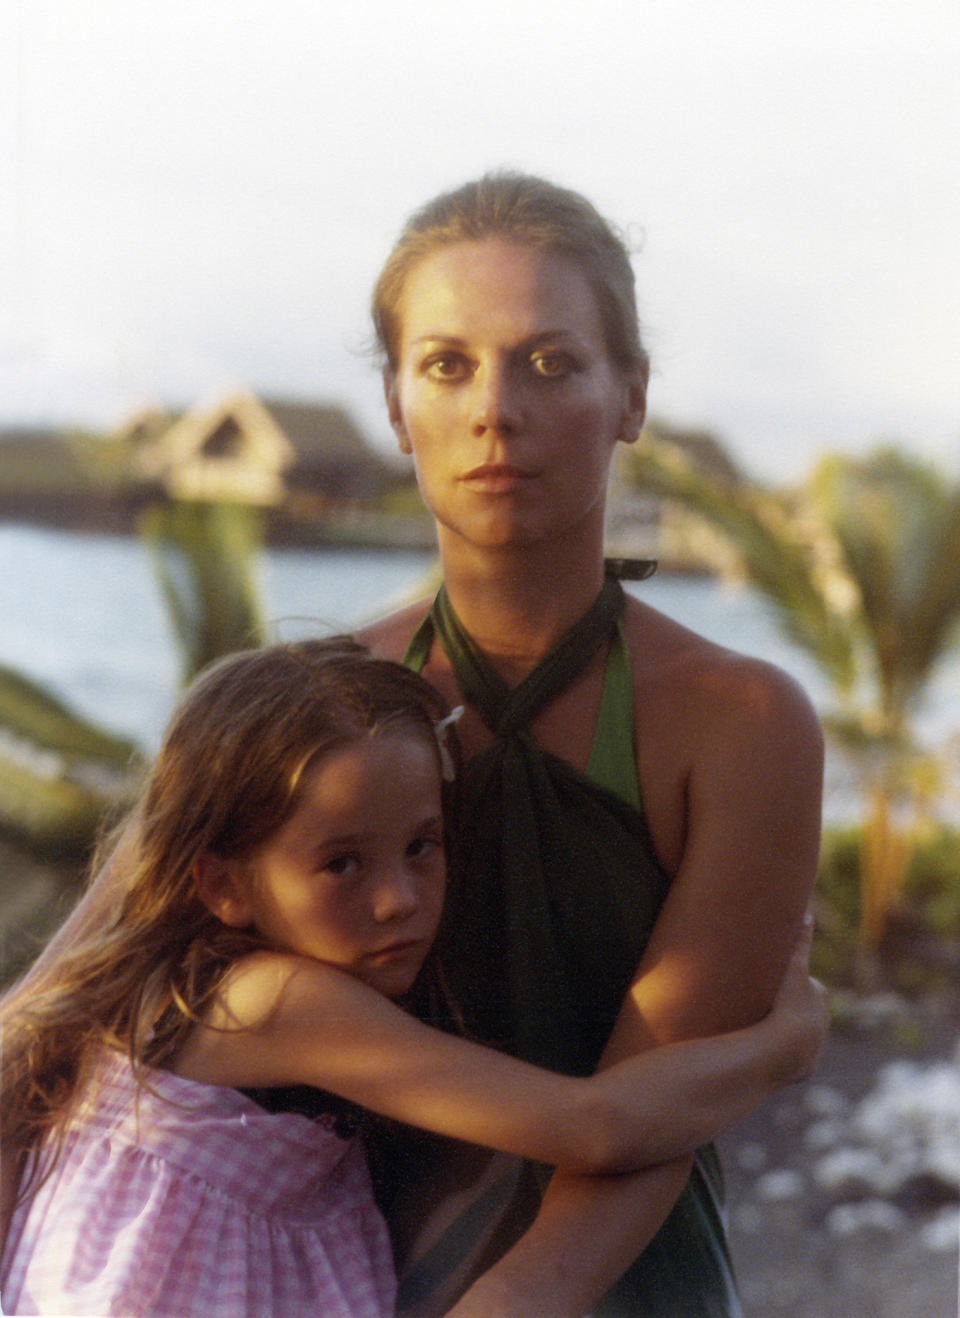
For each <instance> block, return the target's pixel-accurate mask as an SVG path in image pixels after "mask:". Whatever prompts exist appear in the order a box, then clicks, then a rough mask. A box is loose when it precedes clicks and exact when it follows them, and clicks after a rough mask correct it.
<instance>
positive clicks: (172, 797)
mask: <svg viewBox="0 0 960 1318" xmlns="http://www.w3.org/2000/svg"><path fill="white" fill-rule="evenodd" d="M445 713H446V708H445V705H444V702H443V700H442V698H441V697H440V696H439V695H438V694H437V692H436V691H434V689H433V688H432V687H431V686H429V685H428V684H427V683H426V682H425V681H424V680H423V679H422V678H420V677H418V676H417V675H416V674H414V673H412V672H410V671H409V670H408V669H406V668H404V667H402V666H401V665H400V664H396V663H392V662H390V661H388V660H381V659H374V658H371V657H370V656H369V655H368V654H367V652H366V651H365V650H364V649H363V648H362V647H361V646H359V645H357V644H356V643H355V642H353V641H351V640H350V639H349V638H344V637H337V638H333V639H331V640H323V641H319V640H318V641H302V642H299V643H295V644H288V645H278V646H272V647H269V648H266V649H262V650H254V651H249V652H244V653H241V654H237V655H233V656H230V657H229V658H226V659H223V660H221V661H219V662H218V663H216V664H214V665H213V666H212V667H211V668H210V669H209V670H208V671H207V672H206V673H205V674H203V675H202V676H201V677H200V678H199V679H198V680H197V681H196V682H195V683H194V685H193V686H192V687H191V688H190V689H189V691H188V692H187V694H186V695H185V697H184V699H183V701H182V702H181V704H180V706H179V708H178V710H177V712H176V714H175V716H174V718H173V720H172V722H171V724H170V726H169V728H168V730H167V733H166V736H165V738H164V741H163V744H162V746H161V749H160V751H159V754H158V755H157V757H156V760H155V761H154V764H153V767H152V769H151V771H150V773H149V775H148V777H147V779H146V781H145V783H144V785H143V788H142V791H141V793H140V797H139V801H138V803H137V805H136V806H135V807H134V809H133V810H132V811H131V814H130V815H129V817H128V819H127V820H126V821H125V823H123V824H122V825H120V827H119V828H118V829H116V830H115V831H114V833H113V834H112V836H111V838H110V839H107V840H106V841H105V843H104V844H103V846H102V847H101V849H100V852H99V854H98V857H97V858H96V859H95V861H94V864H93V867H92V872H93V873H97V872H98V871H99V870H100V869H101V868H102V867H103V866H104V865H105V866H106V867H107V868H108V869H109V871H110V872H109V876H108V877H107V878H106V882H107V884H108V888H109V892H110V897H111V906H110V910H109V911H108V912H107V914H106V916H105V918H104V919H103V920H101V921H100V923H99V924H98V926H97V927H96V928H94V929H92V930H90V931H89V932H87V933H84V934H81V935H80V936H79V941H74V942H73V943H71V944H68V945H67V946H65V947H64V948H62V949H61V950H59V951H58V952H56V953H54V954H52V955H51V957H50V959H49V962H48V963H47V964H45V965H44V966H43V968H42V970H41V971H39V972H37V973H36V974H35V975H28V977H27V979H26V981H25V984H24V986H23V988H21V989H17V988H14V989H13V990H11V992H10V993H9V994H7V996H6V998H5V1000H4V1002H3V1003H2V1004H0V1040H2V1050H3V1051H2V1062H3V1065H2V1075H0V1131H2V1138H3V1144H4V1147H5V1150H6V1152H7V1155H8V1156H11V1154H13V1153H14V1151H16V1156H20V1157H22V1156H23V1154H24V1153H25V1152H26V1151H28V1150H29V1149H31V1148H36V1147H37V1145H38V1144H39V1142H40V1140H41V1139H43V1138H44V1137H45V1136H47V1135H50V1134H52V1135H54V1136H58V1135H59V1136H61V1137H62V1133H63V1129H64V1125H65V1123H66V1121H67V1119H68V1117H69V1114H70V1110H71V1105H72V1102H73V1099H74V1097H75V1096H76V1094H77V1092H78V1089H79V1086H80V1083H81V1081H82V1080H83V1078H84V1075H85V1071H86V1069H87V1065H88V1063H89V1062H91V1061H92V1060H93V1058H94V1056H95V1055H96V1054H97V1053H98V1052H99V1051H100V1050H101V1049H102V1048H103V1047H104V1046H109V1047H114V1048H119V1049H123V1050H124V1051H125V1052H126V1053H127V1054H128V1056H129V1057H130V1059H131V1061H132V1062H133V1064H134V1067H135V1069H136V1068H137V1067H138V1066H139V1065H140V1064H145V1065H153V1066H157V1065H163V1063H164V1062H165V1061H166V1060H168V1059H169V1058H171V1057H172V1056H173V1055H174V1054H175V1053H176V1051H177V1049H178V1047H179V1046H180V1045H181V1043H182V1042H183V1040H184V1038H185V1036H186V1034H187V1033H188V1032H189V1030H190V1028H191V1027H192V1025H193V1023H194V1022H195V1021H196V1018H197V1013H198V1011H199V1010H200V1008H201V1007H202V1006H203V1004H204V1002H205V1001H206V1000H207V999H208V998H209V996H210V995H211V994H212V993H213V992H214V991H215V990H216V988H217V986H218V984H219V983H220V980H221V979H222V977H223V975H224V973H225V972H226V970H227V968H228V967H229V966H230V964H231V963H232V962H233V961H234V960H235V959H236V958H237V957H238V956H239V955H242V954H243V953H245V952H247V951H250V950H252V949H253V948H256V947H260V946H263V943H262V941H261V940H260V939H259V937H258V935H257V934H256V933H255V932H254V931H253V930H249V931H248V930H235V929H229V928H227V927H226V926H224V925H222V924H221V923H220V922H219V921H218V920H217V919H216V917H215V916H214V915H212V914H211V913H210V911H209V910H208V909H207V907H206V906H205V905H204V904H203V902H202V901H201V900H200V898H199V897H198V896H197V894H196V891H195V889H194V879H193V874H194V865H195V862H196V861H197V859H198V857H199V856H200V855H201V854H203V853H204V852H210V853H213V854H215V855H218V856H223V857H230V858H240V859H242V858H244V857H245V856H247V855H249V854H250V853H251V852H253V851H254V849H255V848H257V847H258V846H260V845H261V844H262V843H264V842H265V841H266V840H267V839H268V838H269V837H270V836H271V835H272V834H273V833H274V832H275V831H276V830H277V829H278V828H280V827H281V826H282V825H283V824H284V822H285V821H286V820H287V819H288V818H289V817H290V816H291V815H292V814H293V813H294V811H295V810H296V808H297V806H298V803H299V800H300V797H301V792H302V786H303V783H304V777H305V774H306V772H307V770H308V769H309V768H310V767H311V765H312V764H313V763H315V762H316V760H317V759H318V757H321V756H323V755H325V754H327V753H328V752H330V751H331V750H334V749H336V748H337V747H340V746H343V745H346V744H350V743H352V742H355V741H357V740H358V739H363V738H366V737H370V736H376V735H379V734H381V733H386V734H389V733H391V732H392V733H393V734H402V735H410V736H415V737H420V738H422V739H423V740H424V741H425V742H426V743H427V744H428V745H430V746H431V747H433V748H434V750H435V751H436V753H437V761H438V772H440V770H441V762H440V750H439V746H438V743H437V737H436V731H435V728H436V723H437V721H438V720H439V719H441V718H443V716H444V715H445ZM103 881H104V880H101V882H103ZM57 1147H58V1146H57V1145H56V1144H54V1150H56V1148H57ZM55 1160H56V1152H54V1158H53V1161H54V1162H55ZM33 1161H34V1167H35V1166H36V1160H33ZM51 1166H52V1163H51V1160H50V1159H49V1158H47V1159H45V1172H44V1174H47V1173H48V1172H49V1170H50V1169H51ZM30 1181H31V1177H29V1176H28V1177H27V1178H26V1180H25V1182H24V1183H23V1184H21V1187H20V1197H21V1198H22V1197H24V1196H25V1195H26V1194H27V1193H29V1192H30V1190H31V1189H33V1188H35V1186H34V1185H32V1184H30Z"/></svg>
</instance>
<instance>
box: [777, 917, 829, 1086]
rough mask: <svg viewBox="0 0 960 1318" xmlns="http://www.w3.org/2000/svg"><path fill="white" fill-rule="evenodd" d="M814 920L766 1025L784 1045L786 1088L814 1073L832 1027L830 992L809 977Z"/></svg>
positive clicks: (799, 942) (795, 951)
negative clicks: (787, 1085)
mask: <svg viewBox="0 0 960 1318" xmlns="http://www.w3.org/2000/svg"><path fill="white" fill-rule="evenodd" d="M812 940H813V918H812V917H811V916H810V915H807V916H806V917H805V919H804V922H803V927H802V929H801V931H800V934H799V936H798V938H797V943H796V946H795V947H794V949H793V953H792V955H791V957H790V961H789V962H788V964H787V969H786V971H785V972H784V976H783V980H782V981H781V984H780V987H779V989H778V990H777V996H776V998H775V999H774V1003H773V1006H772V1008H771V1009H770V1014H769V1016H768V1017H767V1018H766V1021H765V1022H764V1025H765V1026H766V1027H767V1028H768V1029H770V1030H772V1031H774V1032H775V1034H776V1036H777V1038H778V1039H779V1040H780V1041H781V1043H782V1045H783V1068H784V1069H783V1076H782V1083H783V1084H792V1083H793V1082H794V1081H797V1080H806V1079H808V1077H809V1076H810V1075H811V1074H812V1072H813V1071H814V1069H815V1067H816V1064H817V1059H818V1058H819V1056H820V1053H821V1051H822V1050H823V1045H824V1043H825V1042H826V1038H827V1033H828V1030H829V1027H830V1011H829V1002H828V996H827V991H826V989H825V988H824V987H823V985H822V984H821V983H820V982H819V981H818V980H816V979H813V978H812V977H811V975H810V944H811V942H812Z"/></svg>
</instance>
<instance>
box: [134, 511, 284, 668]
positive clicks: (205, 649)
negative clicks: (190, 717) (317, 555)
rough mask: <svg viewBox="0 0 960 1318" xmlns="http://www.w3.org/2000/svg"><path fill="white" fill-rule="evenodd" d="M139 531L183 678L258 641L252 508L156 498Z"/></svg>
mask: <svg viewBox="0 0 960 1318" xmlns="http://www.w3.org/2000/svg"><path fill="white" fill-rule="evenodd" d="M141 532H142V534H143V537H144V540H145V541H146V544H147V546H148V548H149V549H150V551H151V555H152V557H153V562H154V567H155V569H156V573H157V577H158V580H159V582H160V588H161V590H162V592H163V596H164V599H165V601H166V604H167V610H168V613H169V616H170V620H171V624H172V626H173V630H174V635H175V637H176V640H177V643H178V645H179V648H180V653H181V660H182V663H181V667H182V674H183V680H184V681H185V682H186V681H189V680H190V678H192V677H193V676H195V674H196V673H198V672H199V671H200V669H201V668H204V667H205V666H206V665H207V664H208V663H210V662H211V661H212V660H214V659H216V658H218V657H219V656H220V655H222V654H229V653H230V652H231V651H234V650H244V649H248V648H250V647H253V646H257V645H262V644H263V642H264V639H265V626H264V621H263V612H262V608H261V603H260V592H259V588H258V583H257V568H258V557H259V549H260V545H261V533H260V526H259V521H258V510H257V509H255V508H251V507H248V506H245V505H239V504H232V503H220V502H212V501H211V502H201V501H186V500H174V501H171V502H164V503H156V504H154V505H152V506H151V507H150V508H149V509H148V510H147V511H146V513H145V514H144V516H143V520H142V522H141Z"/></svg>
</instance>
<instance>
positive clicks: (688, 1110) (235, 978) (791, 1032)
mask: <svg viewBox="0 0 960 1318" xmlns="http://www.w3.org/2000/svg"><path fill="white" fill-rule="evenodd" d="M822 1020H823V1008H822V1001H821V992H820V990H819V988H818V987H817V986H816V985H813V984H812V983H811V981H810V980H809V978H808V976H807V972H806V948H805V947H801V948H799V949H798V952H797V954H796V955H795V956H794V958H793V961H792V963H791V968H790V972H789V973H788V975H787V976H786V978H785V981H784V986H783V989H782V991H781V992H780V994H779V995H778V997H777V1000H776V1003H775V1006H774V1010H773V1011H772V1012H771V1013H770V1014H769V1016H767V1017H766V1018H764V1019H763V1020H762V1021H760V1022H759V1023H758V1024H756V1025H753V1026H750V1027H748V1028H746V1029H741V1030H736V1031H732V1032H729V1033H726V1034H724V1035H722V1036H720V1037H713V1038H709V1039H698V1040H692V1041H689V1042H686V1043H678V1044H671V1045H668V1046H666V1047H664V1048H658V1049H655V1050H653V1051H651V1052H648V1053H646V1054H643V1055H640V1056H634V1057H627V1058H625V1059H623V1060H622V1061H621V1062H619V1063H617V1064H615V1065H613V1066H611V1067H610V1068H608V1069H606V1070H604V1071H603V1072H601V1073H599V1074H597V1075H596V1076H592V1077H586V1078H578V1077H573V1076H562V1075H557V1074H554V1073H553V1072H550V1071H544V1070H541V1069H539V1068H537V1067H533V1066H530V1065H528V1064H527V1063H525V1062H520V1061H517V1060H516V1059H514V1058H512V1057H509V1056H507V1055H505V1054H503V1053H498V1052H495V1051H493V1050H492V1049H489V1048H485V1047H482V1046H480V1045H477V1044H474V1043H471V1042H469V1041H467V1040H465V1039H462V1038H459V1037H457V1036H454V1035H448V1034H444V1033H442V1032H441V1031H439V1030H435V1029H433V1028H431V1027H429V1026H426V1025H423V1024H422V1023H421V1022H419V1021H417V1020H416V1019H415V1018H413V1017H412V1016H410V1015H408V1014H407V1013H406V1012H404V1011H403V1010H402V1009H401V1008H399V1007H397V1006H396V1005H395V1004H393V1003H392V1002H390V1001H389V999H387V998H385V997H383V996H382V995H381V994H379V993H377V992H376V991H375V990H373V989H371V988H369V987H368V986H366V985H365V984H363V983H361V982H360V981H358V980H356V979H354V978H352V977H351V976H349V975H345V974H344V973H342V972H340V971H338V970H335V969H332V968H331V967H329V966H325V965H323V964H321V963H319V962H315V961H310V960H307V959H303V958H299V957H295V956H292V955H286V954H281V953H277V954H275V953H270V952H266V953H255V954H253V955H251V956H250V957H248V958H245V960H244V961H243V962H241V963H239V964H238V965H237V966H236V967H235V968H234V969H233V970H232V971H231V972H230V973H229V974H228V977H227V980H226V981H225V984H224V986H223V989H222V991H221V993H220V994H219V997H218V999H217V1001H216V1002H215V1003H214V1005H213V1007H212V1009H211V1013H210V1014H209V1016H208V1018H207V1021H206V1022H205V1023H203V1024H201V1025H199V1026H198V1027H197V1028H196V1029H195V1030H194V1032H193V1034H192V1036H191V1038H190V1039H189V1040H188V1042H187V1043H186V1045H185V1047H184V1048H183V1049H182V1050H181V1052H180V1053H179V1055H178V1056H177V1057H176V1059H175V1060H174V1062H173V1064H172V1069H173V1070H175V1071H176V1072H177V1073H178V1074H180V1075H184V1076H187V1077H188V1078H190V1079H194V1080H198V1081H201V1082H203V1083H208V1084H222V1085H232V1086H237V1087H246V1086H251V1087H261V1086H274V1085H291V1084H309V1085H313V1086H315V1087H317V1088H321V1089H326V1090H330V1091H332V1092H334V1093H337V1094H339V1095H341V1096H342V1097H344V1098H347V1099H349V1100H351V1101H352V1102H355V1103H357V1104H360V1105H362V1106H364V1107H366V1108H369V1109H371V1110H373V1111H375V1112H379V1113H380V1114H382V1115H383V1116H386V1117H389V1118H392V1119H394V1120H398V1121H403V1122H405V1123H407V1124H409V1125H415V1126H420V1127H423V1128H425V1129H427V1130H432V1131H434V1132H436V1133H438V1134H441V1135H448V1136H452V1137H455V1138H459V1139H464V1140H467V1141H469V1142H471V1143H474V1144H482V1145H486V1146H489V1147H491V1148H497V1149H502V1150H504V1151H505V1152H507V1153H514V1154H518V1155H520V1156H523V1157H527V1158H533V1159H536V1160H537V1161H539V1162H544V1163H548V1164H550V1165H554V1166H563V1167H567V1168H569V1169H571V1170H576V1171H581V1172H622V1171H628V1170H633V1169H635V1168H637V1167H642V1166H646V1165H648V1164H652V1163H659V1162H663V1161H665V1160H667V1159H670V1158H674V1157H676V1156H677V1155H679V1154H681V1153H684V1152H687V1151H689V1150H692V1149H694V1148H696V1147H697V1145H699V1144H701V1143H703V1142H704V1141H705V1140H707V1139H710V1138H711V1137H712V1136H713V1135H714V1134H716V1133H717V1131H718V1130H720V1129H722V1127H724V1126H725V1125H728V1124H729V1123H730V1122H731V1121H734V1120H736V1119H737V1118H738V1117H740V1116H742V1115H744V1114H745V1113H746V1112H747V1111H749V1110H750V1108H751V1107H753V1106H756V1104H757V1103H758V1102H760V1101H761V1100H762V1099H763V1098H764V1097H766V1096H767V1094H769V1093H770V1092H771V1091H772V1090H773V1089H774V1088H775V1087H777V1086H778V1085H780V1084H783V1083H785V1082H787V1081H789V1080H791V1079H795V1078H798V1077H799V1075H801V1074H803V1073H805V1072H806V1071H807V1070H808V1069H809V1068H810V1067H811V1066H812V1064H813V1061H814V1060H815V1057H816V1054H817V1052H818V1051H819V1046H820V1042H821V1040H822V1033H823V1031H822Z"/></svg>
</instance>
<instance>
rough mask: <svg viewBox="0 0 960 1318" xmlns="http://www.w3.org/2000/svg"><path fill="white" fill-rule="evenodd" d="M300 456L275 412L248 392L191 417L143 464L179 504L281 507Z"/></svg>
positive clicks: (151, 449)
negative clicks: (201, 502)
mask: <svg viewBox="0 0 960 1318" xmlns="http://www.w3.org/2000/svg"><path fill="white" fill-rule="evenodd" d="M295 458H296V452H295V450H294V448H293V446H292V445H291V443H290V441H289V440H288V439H287V437H286V435H285V434H284V433H283V431H282V430H281V428H280V427H279V426H278V425H277V423H276V421H275V420H274V419H273V417H272V416H271V415H270V412H269V411H268V410H267V408H265V407H264V406H263V404H262V403H261V402H259V400H258V399H256V398H255V397H254V396H253V395H252V394H251V393H248V392H246V391H245V390H238V391H236V392H235V393H232V394H230V395H228V396H226V397H224V398H220V399H218V400H216V401H215V402H212V403H202V404H199V405H198V406H196V407H193V408H191V409H190V410H189V411H188V412H185V413H184V414H183V416H181V417H180V418H179V420H177V421H175V422H174V423H173V425H171V426H170V428H169V429H168V430H167V431H166V432H165V433H164V434H163V435H162V436H161V437H160V438H159V439H158V440H156V441H155V442H154V443H152V444H150V445H149V446H147V447H145V448H144V450H143V452H142V456H141V462H142V465H143V469H144V470H145V471H146V472H147V474H148V475H152V476H157V477H159V478H160V480H161V481H162V482H163V484H164V486H165V487H166V488H167V490H168V491H169V493H170V494H172V495H173V496H174V497H176V498H179V499H200V500H213V501H223V502H230V503H252V504H275V503H279V502H280V500H281V499H282V498H283V496H284V493H285V491H284V483H283V473H284V472H285V471H286V470H287V468H288V467H289V466H291V465H292V463H293V462H294V460H295Z"/></svg>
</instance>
